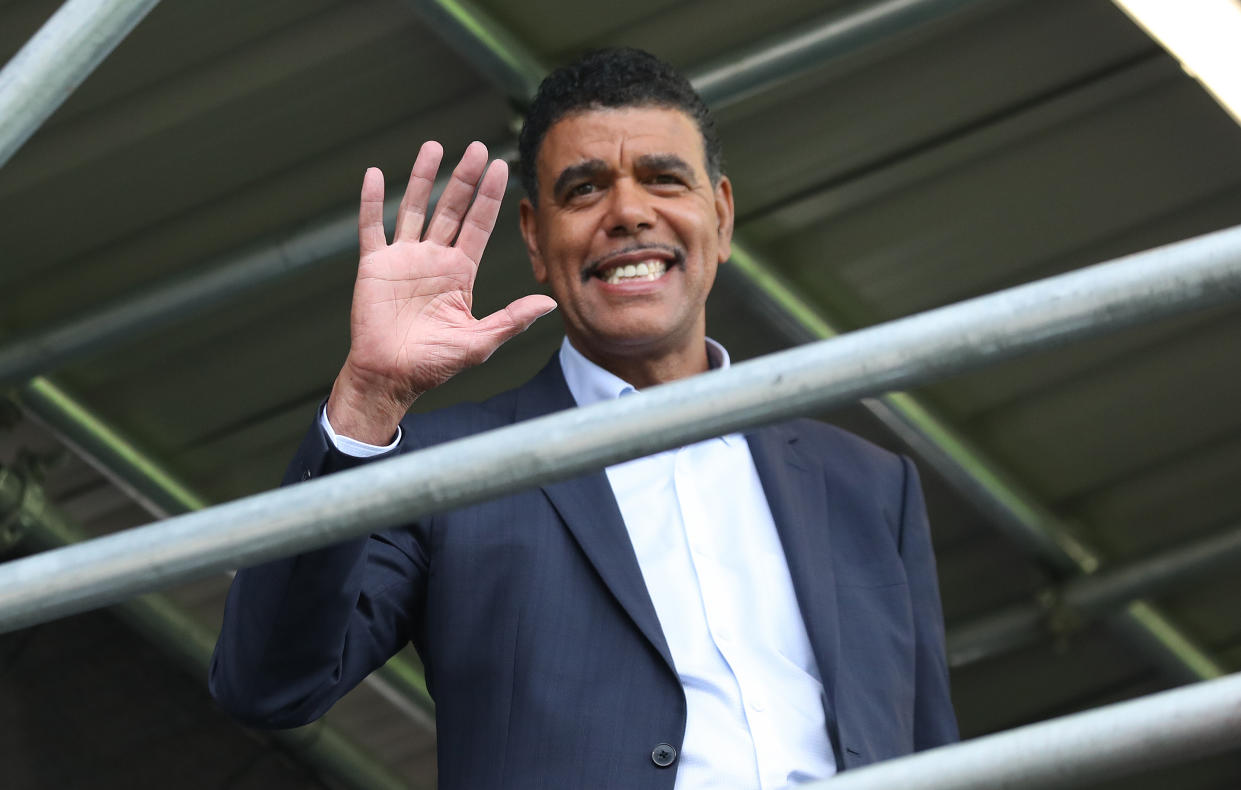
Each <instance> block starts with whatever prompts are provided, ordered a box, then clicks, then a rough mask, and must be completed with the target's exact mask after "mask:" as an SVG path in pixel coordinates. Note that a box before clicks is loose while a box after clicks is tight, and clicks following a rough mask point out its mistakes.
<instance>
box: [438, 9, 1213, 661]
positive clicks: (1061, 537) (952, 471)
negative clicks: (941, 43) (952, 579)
mask: <svg viewBox="0 0 1241 790" xmlns="http://www.w3.org/2000/svg"><path fill="white" fill-rule="evenodd" d="M446 1H447V0H425V1H424V2H423V3H422V4H432V5H433V4H435V3H436V2H446ZM452 2H453V5H454V6H455V9H456V13H455V14H454V15H452V16H451V17H449V16H445V15H433V16H428V17H427V22H428V23H429V24H430V25H431V26H432V27H434V28H435V29H436V30H437V32H439V33H440V34H441V35H442V36H444V37H446V38H450V39H452V40H454V41H456V42H457V44H456V45H457V46H458V47H461V46H462V43H461V42H462V41H465V40H468V39H469V38H470V37H471V36H473V49H475V50H477V51H478V53H479V54H477V55H476V57H475V58H473V59H472V60H473V62H476V63H477V62H481V61H484V60H487V59H488V57H489V56H488V55H487V54H486V53H487V50H488V48H489V47H490V42H491V41H493V40H498V39H503V40H504V41H505V42H506V47H507V48H508V49H510V50H512V49H513V48H514V47H519V46H520V42H517V41H516V39H515V37H514V36H512V34H511V33H508V32H507V31H503V30H498V29H497V27H498V26H497V25H496V23H495V22H494V21H493V20H491V19H490V18H489V17H486V16H484V15H482V14H474V15H473V16H470V14H469V11H470V10H471V9H472V8H473V6H472V4H471V3H470V0H452ZM958 5H963V4H957V3H940V2H933V0H926V1H924V2H880V3H876V4H872V5H870V6H868V7H866V8H863V9H861V10H859V11H854V12H852V13H849V14H845V15H842V16H833V17H831V18H829V19H827V20H825V21H824V22H823V23H821V25H819V26H814V27H813V29H811V30H807V31H805V32H804V33H803V34H800V35H798V34H794V35H793V36H792V37H790V38H788V39H785V40H784V41H783V43H773V42H768V43H767V44H766V45H764V46H762V47H759V48H757V49H756V50H753V51H749V52H746V53H743V54H742V55H740V56H738V58H737V62H738V63H744V62H747V61H748V62H750V63H752V64H757V63H760V62H761V63H762V64H763V65H762V66H758V65H755V67H754V69H753V71H750V70H747V69H737V70H734V71H729V70H727V69H723V70H722V69H721V67H715V68H708V69H706V70H702V71H697V72H695V73H693V74H692V75H691V78H690V79H691V82H693V83H694V86H695V88H696V89H699V90H706V91H708V92H711V91H715V90H717V89H718V87H719V86H720V85H721V84H731V85H732V93H734V94H736V95H740V94H742V93H745V92H746V91H754V90H757V89H758V88H760V87H763V86H767V85H770V84H772V82H771V80H772V79H775V78H777V77H778V75H779V74H780V70H781V68H785V69H789V70H796V69H801V68H805V67H806V64H807V63H810V62H812V61H820V59H830V58H831V57H837V56H840V55H842V54H845V53H847V52H851V51H854V50H856V49H858V48H860V47H861V46H863V45H867V44H874V43H875V42H876V40H877V39H878V38H882V37H884V36H888V35H892V34H896V33H899V32H902V31H904V30H906V29H908V28H909V27H910V26H912V25H915V24H919V23H925V22H927V21H929V20H931V19H932V18H936V17H937V13H936V12H938V16H945V15H947V14H949V13H951V12H955V11H958V10H960V9H959V8H958ZM815 30H818V31H820V32H817V33H816V32H815ZM866 30H868V31H870V32H869V34H868V35H861V34H859V32H858V31H866ZM833 31H834V32H833ZM798 42H801V46H798ZM763 53H766V54H763ZM812 54H813V56H814V57H811V55H812ZM523 59H524V60H526V61H527V62H537V61H538V58H536V57H534V56H533V54H528V55H524V56H523ZM819 64H821V61H820V63H819ZM483 73H484V74H487V73H489V72H487V71H484V72H483ZM717 74H718V75H720V76H718V77H717V76H714V75H717ZM725 75H727V76H725ZM760 75H766V78H762V77H760ZM730 81H731V82H730ZM511 83H512V81H505V82H502V83H501V87H504V86H505V85H507V84H511ZM510 98H511V99H512V100H513V101H515V102H522V101H524V100H525V97H524V96H521V95H511V96H510ZM715 98H716V100H717V102H718V101H720V100H721V99H720V96H719V95H718V94H717V95H716V96H715ZM731 262H732V264H733V265H732V266H730V267H724V268H722V269H721V273H722V274H721V281H722V282H724V283H726V284H727V285H726V287H735V288H743V289H744V290H745V292H746V293H747V295H752V296H758V297H759V299H758V300H753V299H752V300H751V301H752V302H753V301H758V302H759V304H760V306H761V307H763V308H765V309H766V311H767V313H768V315H769V317H770V318H771V319H772V323H773V324H774V325H775V326H776V327H778V328H779V329H781V330H782V331H784V332H785V333H786V334H787V335H788V336H789V338H790V340H791V341H792V342H805V341H807V340H820V339H824V338H831V337H835V336H836V335H838V334H839V328H838V326H837V323H838V322H836V321H834V320H832V319H831V318H829V317H828V316H825V315H824V314H823V313H821V312H820V311H819V310H817V309H815V308H814V307H812V306H811V305H809V304H807V303H806V302H805V301H804V300H802V299H801V298H800V297H799V296H797V294H796V293H795V292H794V291H793V290H792V289H791V288H789V287H788V286H787V285H786V284H785V283H783V282H782V281H781V279H780V278H779V277H778V276H777V275H776V274H775V273H774V272H773V270H772V269H771V268H770V267H769V266H767V265H766V264H765V263H763V262H762V261H761V260H760V259H759V257H758V256H756V255H755V254H754V253H752V252H751V251H750V250H749V249H747V247H746V246H745V244H744V243H741V242H739V241H737V240H735V241H734V243H733V256H732V259H731ZM738 275H739V276H738ZM862 405H863V406H864V407H865V408H866V409H867V410H869V411H870V412H871V413H872V414H874V415H875V417H876V418H878V419H879V420H880V422H882V423H883V424H884V425H886V426H887V427H888V428H889V429H890V430H892V431H893V432H894V433H895V434H896V435H897V436H898V437H900V438H901V439H902V440H903V441H904V442H905V443H906V445H908V446H909V447H910V448H911V449H912V450H913V451H914V452H915V453H916V454H917V455H919V457H921V458H922V459H923V460H925V461H926V462H928V463H929V464H930V465H931V466H932V467H933V468H935V469H936V471H938V472H939V473H940V474H941V475H942V476H943V477H944V478H945V479H946V480H947V481H948V482H949V483H950V484H951V485H952V486H953V487H954V488H956V489H957V490H958V491H959V492H961V493H962V494H963V495H964V496H965V497H966V498H967V499H969V500H970V501H971V502H973V503H974V504H975V505H977V506H978V507H979V508H980V509H981V510H982V511H983V512H984V513H985V514H986V515H988V517H989V518H990V520H991V521H992V522H993V523H994V524H996V526H997V527H999V528H1000V529H1001V530H1003V531H1004V532H1005V533H1007V534H1008V535H1009V536H1011V537H1012V538H1013V539H1014V540H1015V541H1017V542H1018V544H1019V545H1021V546H1022V547H1024V548H1025V549H1026V550H1027V551H1030V552H1031V553H1034V554H1036V555H1038V556H1040V557H1042V558H1043V559H1044V560H1045V561H1047V562H1050V563H1051V564H1053V565H1054V566H1056V567H1057V568H1058V569H1059V570H1060V571H1061V572H1062V573H1065V574H1069V575H1076V574H1089V573H1093V572H1094V571H1096V570H1097V569H1098V568H1099V566H1100V565H1101V564H1102V562H1103V557H1102V556H1101V555H1100V554H1099V553H1098V552H1097V551H1096V550H1095V549H1093V548H1092V547H1090V546H1088V545H1087V544H1086V543H1085V542H1083V541H1082V540H1081V539H1080V538H1079V537H1078V535H1077V532H1078V530H1077V528H1076V527H1075V526H1074V525H1072V524H1070V523H1068V522H1066V521H1065V520H1064V519H1062V518H1060V517H1059V516H1058V515H1057V514H1056V513H1055V512H1054V511H1052V509H1051V508H1049V507H1048V506H1047V505H1045V504H1044V503H1043V502H1041V501H1040V500H1039V498H1038V497H1037V496H1036V495H1035V494H1034V493H1033V492H1032V491H1031V490H1030V489H1029V488H1028V487H1026V486H1024V485H1023V484H1022V483H1021V482H1020V480H1018V479H1017V478H1016V477H1015V476H1014V475H1013V474H1011V473H1010V472H1008V471H1007V470H1006V469H1005V468H1004V466H1003V464H1001V463H999V461H998V460H997V459H995V458H992V457H990V456H989V455H988V454H987V453H986V452H985V451H984V450H983V449H982V448H980V447H978V446H977V445H975V444H974V443H973V442H971V441H970V440H969V439H968V438H967V437H966V436H964V435H963V434H962V433H961V432H960V431H958V430H956V429H955V428H954V427H953V426H952V425H951V424H950V423H949V422H948V421H946V420H944V419H943V418H941V417H939V416H938V415H937V414H936V413H935V410H934V409H933V408H932V407H931V406H929V405H928V404H926V403H924V402H922V401H921V400H920V399H918V398H917V397H915V396H914V395H911V394H909V393H892V394H887V395H883V396H882V397H879V398H869V399H866V400H863V401H862ZM1118 626H1119V631H1120V632H1121V633H1122V634H1124V635H1127V636H1128V637H1129V638H1131V639H1133V640H1136V641H1137V642H1138V643H1139V644H1140V645H1141V647H1143V648H1144V649H1145V650H1146V651H1147V652H1148V653H1150V654H1151V657H1152V658H1153V659H1154V660H1155V661H1156V662H1157V663H1158V664H1159V665H1160V666H1162V667H1163V668H1164V669H1165V670H1166V671H1167V672H1168V673H1169V674H1170V675H1171V676H1172V677H1173V678H1175V679H1177V680H1179V681H1189V680H1205V679H1209V678H1214V677H1218V676H1220V675H1222V674H1224V673H1225V671H1226V670H1225V668H1224V667H1223V665H1221V664H1220V663H1219V662H1218V661H1216V660H1215V658H1214V657H1212V656H1211V655H1210V653H1209V652H1208V651H1207V650H1206V648H1204V647H1203V646H1202V645H1199V644H1198V643H1197V642H1196V641H1195V640H1194V639H1193V637H1191V636H1190V635H1189V634H1188V633H1187V632H1185V631H1184V629H1182V628H1180V627H1179V626H1178V625H1177V624H1176V623H1175V622H1173V621H1172V620H1171V619H1170V618H1169V617H1168V616H1167V615H1165V614H1164V613H1163V612H1161V611H1160V610H1159V609H1157V608H1156V607H1155V606H1154V605H1152V604H1151V603H1149V602H1147V601H1144V600H1137V601H1132V602H1130V603H1129V604H1128V605H1127V606H1126V607H1125V610H1124V612H1123V613H1122V614H1121V616H1120V620H1119V621H1118Z"/></svg>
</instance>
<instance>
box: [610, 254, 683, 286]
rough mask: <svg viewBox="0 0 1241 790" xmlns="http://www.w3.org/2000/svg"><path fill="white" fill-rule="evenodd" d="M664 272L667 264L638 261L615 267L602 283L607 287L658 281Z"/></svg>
mask: <svg viewBox="0 0 1241 790" xmlns="http://www.w3.org/2000/svg"><path fill="white" fill-rule="evenodd" d="M666 271H668V264H667V263H666V262H665V261H659V260H648V261H640V262H639V263H637V264H632V263H629V264H625V265H624V266H617V267H616V268H615V269H612V270H611V271H610V272H608V273H607V276H606V277H605V278H604V281H605V282H607V283H608V284H609V285H616V284H617V283H620V282H625V281H628V280H646V281H651V280H658V279H659V278H660V277H662V276H663V275H664V272H666Z"/></svg>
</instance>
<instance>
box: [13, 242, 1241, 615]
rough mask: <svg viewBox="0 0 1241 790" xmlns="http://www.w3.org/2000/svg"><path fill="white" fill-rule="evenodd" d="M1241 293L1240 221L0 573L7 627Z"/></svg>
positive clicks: (30, 559)
mask: <svg viewBox="0 0 1241 790" xmlns="http://www.w3.org/2000/svg"><path fill="white" fill-rule="evenodd" d="M1238 297H1241V226H1238V227H1235V228H1230V229H1228V230H1224V231H1219V232H1216V233H1212V234H1207V235H1205V236H1200V237H1197V238H1194V239H1190V240H1187V241H1182V242H1178V243H1176V244H1170V245H1167V246H1165V247H1160V248H1156V249H1153V250H1147V251H1145V252H1142V253H1138V254H1135V255H1131V256H1128V257H1127V258H1123V259H1118V260H1115V261H1111V262H1109V263H1103V264H1098V265H1095V266H1090V267H1087V268H1084V269H1079V270H1077V271H1075V272H1071V273H1069V274H1063V275H1060V276H1058V277H1052V278H1048V279H1045V280H1040V281H1038V282H1035V283H1030V284H1027V285H1024V286H1020V287H1017V288H1010V289H1008V290H1005V291H999V292H997V293H993V294H990V295H988V296H982V297H978V298H976V299H971V300H968V301H965V302H960V303H958V304H955V305H951V306H949V307H942V308H939V309H936V310H931V311H928V312H925V313H920V314H918V315H915V316H910V317H908V318H903V319H900V320H897V321H892V322H890V323H887V324H882V325H880V326H875V327H870V328H868V329H863V330H859V331H857V332H852V333H850V334H849V335H847V336H842V337H838V338H833V339H831V340H823V341H819V342H816V343H811V344H808V345H805V346H800V347H798V348H792V349H788V350H786V351H781V352H779V353H776V354H771V355H769V356H766V357H762V358H759V359H753V360H749V361H746V362H741V363H738V364H737V365H734V366H733V367H732V368H730V369H728V370H718V371H712V372H709V373H706V374H703V375H701V376H695V377H692V378H689V379H685V380H682V381H677V382H673V383H670V384H665V385H661V386H659V387H652V388H651V389H649V390H647V391H645V392H644V394H643V397H642V398H640V399H632V398H622V399H621V400H619V401H612V402H608V403H601V404H596V405H594V406H589V407H586V408H579V409H571V410H568V411H565V412H561V413H558V414H551V415H547V416H544V417H539V418H537V419H533V420H529V421H526V422H522V423H517V424H514V425H511V426H508V427H505V428H500V429H497V430H493V431H487V432H485V433H482V434H478V435H475V436H471V437H469V438H465V439H460V440H457V441H453V442H449V443H446V444H443V445H438V446H436V447H431V448H428V449H424V450H420V451H418V452H414V453H409V454H406V455H403V456H400V457H396V458H391V459H386V460H384V461H380V462H378V463H374V464H369V465H366V466H364V467H360V468H357V469H351V470H348V471H344V472H340V473H337V474H334V475H328V476H327V477H323V478H319V479H316V480H310V481H307V482H305V483H303V484H301V485H298V486H294V487H290V488H282V489H278V490H275V491H269V492H267V493H263V494H258V495H255V496H251V497H247V498H244V499H240V500H237V501H234V502H230V503H228V504H224V505H217V506H216V507H212V508H209V509H207V510H203V511H198V512H196V513H187V514H185V515H182V516H176V517H173V518H170V519H166V520H164V521H161V522H159V523H156V524H151V525H148V526H145V527H138V528H135V529H131V530H127V531H125V532H122V533H117V534H113V535H109V536H106V537H102V538H96V539H94V540H92V541H89V542H87V543H84V544H79V545H75V546H71V547H67V548H63V549H57V550H55V551H50V552H44V553H42V554H38V555H35V556H33V557H27V558H24V559H20V560H15V561H13V562H9V563H6V564H4V565H3V566H0V630H12V629H15V628H21V627H24V626H26V625H30V624H32V623H36V622H42V621H45V620H49V619H53V618H56V617H61V616H64V615H67V614H72V613H74V612H79V611H84V610H86V609H91V608H96V607H99V606H105V605H107V604H109V603H113V602H116V601H119V600H123V599H125V598H127V597H129V596H132V595H135V594H138V593H142V592H147V591H150V590H153V589H158V588H160V587H162V586H166V585H170V584H175V583H178V582H183V581H188V580H190V579H195V578H201V577H203V576H206V575H210V574H211V573H213V572H216V571H220V570H225V569H227V568H230V567H236V566H238V565H248V564H252V563H257V562H261V561H263V560H266V559H271V558H273V557H278V556H288V555H291V554H297V553H300V552H304V551H308V550H311V549H314V548H318V547H321V546H325V545H328V544H331V543H335V542H338V541H341V540H344V539H347V538H350V537H357V536H362V535H366V534H369V533H371V532H373V531H374V530H376V529H382V528H385V527H390V526H394V525H397V524H402V523H408V522H409V521H410V520H411V519H416V518H418V517H420V516H423V515H426V514H428V513H435V512H442V511H445V510H451V509H455V508H458V507H464V506H466V505H469V504H473V503H477V502H481V501H485V500H488V499H492V498H495V497H497V496H502V495H504V494H507V493H511V492H514V491H519V490H523V489H527V488H530V487H532V486H536V485H543V484H546V483H551V482H555V481H559V480H565V479H568V478H571V477H574V476H576V475H579V474H582V473H585V472H588V471H591V470H597V469H599V468H601V467H604V466H608V465H610V464H614V463H619V462H621V461H625V460H629V459H632V458H637V457H640V456H645V455H649V454H651V453H655V452H660V451H662V450H666V449H669V448H672V447H679V446H682V445H684V444H688V443H692V442H695V441H699V440H701V439H705V438H707V437H710V436H718V435H721V434H725V433H731V432H733V431H738V430H744V429H747V428H751V427H754V426H757V425H762V424H767V423H770V422H775V421H778V420H780V419H783V418H787V417H791V416H794V415H800V414H807V413H813V412H815V411H816V410H819V409H823V408H831V407H833V406H839V405H842V404H844V403H848V402H852V401H854V400H856V399H857V398H860V397H865V396H868V395H873V394H874V393H876V392H887V391H890V390H894V389H900V388H901V387H905V386H910V385H914V384H923V383H926V382H927V381H929V380H932V379H935V378H939V377H942V376H948V375H954V374H959V373H963V372H965V371H967V370H972V369H975V368H978V367H980V366H982V365H985V364H993V363H995V362H998V361H1000V360H1002V359H1010V358H1013V357H1015V356H1017V355H1019V354H1023V353H1028V352H1032V351H1036V350H1041V349H1047V348H1052V347H1055V346H1058V345H1062V344H1065V343H1067V342H1070V341H1072V340H1077V339H1081V338H1084V337H1092V336H1095V335H1098V334H1101V333H1103V332H1106V331H1109V330H1117V329H1120V328H1123V327H1127V326H1133V325H1134V324H1137V323H1139V322H1143V323H1144V322H1149V321H1152V320H1158V319H1160V318H1165V317H1170V316H1173V315H1177V314H1182V313H1184V312H1187V311H1189V310H1194V309H1204V308H1206V307H1208V306H1211V305H1214V304H1220V303H1222V302H1224V301H1226V300H1229V299H1235V298H1238Z"/></svg>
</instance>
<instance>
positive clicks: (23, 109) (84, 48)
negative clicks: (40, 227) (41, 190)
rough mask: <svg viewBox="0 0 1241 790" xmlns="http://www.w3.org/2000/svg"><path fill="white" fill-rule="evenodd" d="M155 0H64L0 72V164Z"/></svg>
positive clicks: (92, 68)
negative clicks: (65, 1) (67, 0)
mask: <svg viewBox="0 0 1241 790" xmlns="http://www.w3.org/2000/svg"><path fill="white" fill-rule="evenodd" d="M157 2H159V0H69V2H67V3H65V4H64V5H62V6H61V7H60V9H59V10H58V11H57V12H56V13H55V14H53V15H52V18H51V19H49V20H48V21H47V22H46V23H45V24H44V25H43V27H42V28H40V29H39V32H38V33H35V35H34V37H33V38H31V39H30V41H28V42H26V45H25V46H24V47H22V48H21V50H20V51H19V52H18V53H17V54H16V55H14V56H13V59H12V60H10V61H9V62H8V64H7V65H6V66H5V67H4V71H0V167H3V166H4V164H5V162H8V161H9V159H10V158H11V157H12V156H13V154H14V153H15V152H16V151H17V149H19V148H21V147H22V144H23V143H25V142H26V140H27V139H28V138H29V137H30V135H32V134H34V132H35V130H36V129H38V128H39V126H41V125H42V124H43V122H44V121H45V120H47V118H48V116H49V115H51V114H52V113H53V112H55V111H56V108H57V107H59V106H60V105H61V104H63V103H64V101H65V99H67V98H68V97H69V94H70V93H73V90H74V89H75V88H77V86H78V85H80V84H81V83H82V80H84V79H86V77H87V76H88V75H89V74H90V73H91V72H92V71H94V70H95V67H96V66H98V65H99V63H100V62H101V61H102V60H103V59H104V58H106V57H107V56H108V53H110V52H111V51H112V50H113V49H114V48H115V47H116V45H117V44H119V43H120V41H121V39H123V38H124V37H125V36H126V34H128V33H129V31H130V30H133V28H134V26H135V25H137V24H138V23H139V22H140V21H142V18H143V17H144V16H146V15H147V12H148V11H150V10H151V9H152V8H154V7H155V4H156V3H157Z"/></svg>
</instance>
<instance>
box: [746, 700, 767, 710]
mask: <svg viewBox="0 0 1241 790" xmlns="http://www.w3.org/2000/svg"><path fill="white" fill-rule="evenodd" d="M766 707H767V706H766V705H764V704H763V703H762V702H760V701H759V700H753V701H752V702H751V703H750V710H752V711H754V712H755V713H762V712H763V710H764V709H765V708H766Z"/></svg>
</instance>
